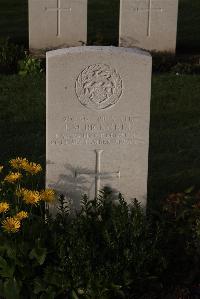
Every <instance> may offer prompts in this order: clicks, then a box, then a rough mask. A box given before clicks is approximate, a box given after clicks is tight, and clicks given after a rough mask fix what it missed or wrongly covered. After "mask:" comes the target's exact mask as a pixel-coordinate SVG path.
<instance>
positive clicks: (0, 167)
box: [0, 165, 3, 173]
mask: <svg viewBox="0 0 200 299" xmlns="http://www.w3.org/2000/svg"><path fill="white" fill-rule="evenodd" d="M2 170H3V166H1V165H0V173H1V172H2Z"/></svg>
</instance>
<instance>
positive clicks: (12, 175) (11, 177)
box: [4, 172, 22, 183]
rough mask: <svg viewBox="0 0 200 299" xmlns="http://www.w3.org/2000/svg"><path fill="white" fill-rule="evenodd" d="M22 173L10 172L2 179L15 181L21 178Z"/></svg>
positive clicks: (10, 181)
mask: <svg viewBox="0 0 200 299" xmlns="http://www.w3.org/2000/svg"><path fill="white" fill-rule="evenodd" d="M21 177H22V174H21V173H19V172H10V173H9V174H8V175H7V176H6V177H5V179H4V181H6V182H8V183H15V182H16V181H18V180H19V179H21Z"/></svg>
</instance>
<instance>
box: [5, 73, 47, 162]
mask: <svg viewBox="0 0 200 299" xmlns="http://www.w3.org/2000/svg"><path fill="white" fill-rule="evenodd" d="M0 110H1V118H0V131H1V132H0V144H1V154H0V160H1V162H4V161H6V160H8V159H9V158H10V157H15V156H27V157H28V158H29V159H33V160H36V161H38V162H42V163H43V165H44V160H45V140H44V139H45V137H44V136H45V79H44V77H42V76H34V77H32V76H29V77H26V78H23V77H20V76H19V75H12V76H0Z"/></svg>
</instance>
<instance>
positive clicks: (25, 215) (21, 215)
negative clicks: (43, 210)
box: [14, 211, 28, 221]
mask: <svg viewBox="0 0 200 299" xmlns="http://www.w3.org/2000/svg"><path fill="white" fill-rule="evenodd" d="M14 218H15V219H17V220H19V221H21V220H23V219H25V218H28V213H27V212H25V211H21V212H19V213H17V215H15V217H14Z"/></svg>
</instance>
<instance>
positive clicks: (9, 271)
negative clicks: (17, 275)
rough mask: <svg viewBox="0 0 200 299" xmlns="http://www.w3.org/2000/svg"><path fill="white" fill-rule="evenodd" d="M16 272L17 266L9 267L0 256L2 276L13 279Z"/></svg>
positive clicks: (0, 273) (0, 272)
mask: <svg viewBox="0 0 200 299" xmlns="http://www.w3.org/2000/svg"><path fill="white" fill-rule="evenodd" d="M14 271H15V265H9V264H8V263H7V262H6V260H5V259H4V258H2V257H1V256H0V275H1V276H2V277H6V278H11V277H13V274H14Z"/></svg>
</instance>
